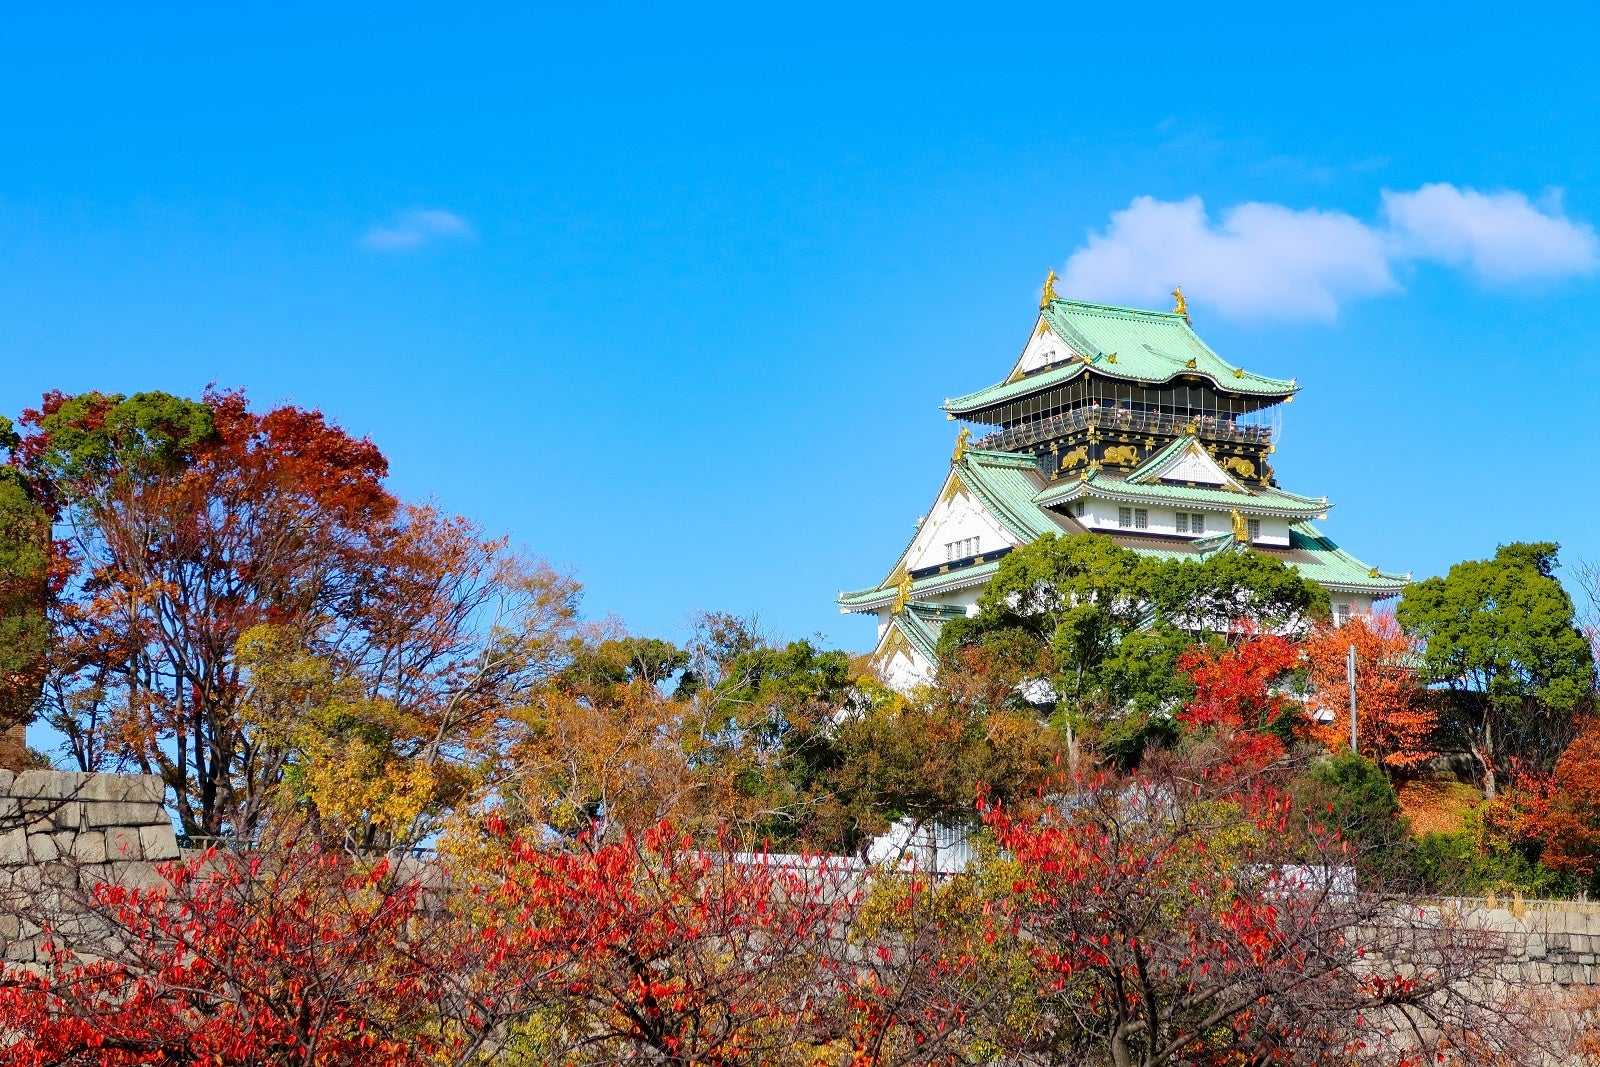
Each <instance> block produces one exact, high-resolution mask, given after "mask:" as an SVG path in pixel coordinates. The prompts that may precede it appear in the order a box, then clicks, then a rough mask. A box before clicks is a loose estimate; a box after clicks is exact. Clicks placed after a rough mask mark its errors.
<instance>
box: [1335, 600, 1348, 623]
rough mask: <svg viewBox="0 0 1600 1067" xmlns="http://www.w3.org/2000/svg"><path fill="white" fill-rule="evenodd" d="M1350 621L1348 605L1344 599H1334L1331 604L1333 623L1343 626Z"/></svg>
mask: <svg viewBox="0 0 1600 1067" xmlns="http://www.w3.org/2000/svg"><path fill="white" fill-rule="evenodd" d="M1349 621H1350V605H1349V604H1348V603H1347V602H1345V601H1342V600H1341V601H1336V602H1335V603H1334V605H1333V624H1334V625H1335V626H1343V625H1344V624H1345V623H1347V622H1349Z"/></svg>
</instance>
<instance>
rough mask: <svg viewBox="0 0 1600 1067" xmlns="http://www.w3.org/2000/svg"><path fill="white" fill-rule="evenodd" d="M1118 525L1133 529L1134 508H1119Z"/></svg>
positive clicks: (1125, 528)
mask: <svg viewBox="0 0 1600 1067" xmlns="http://www.w3.org/2000/svg"><path fill="white" fill-rule="evenodd" d="M1117 525H1118V526H1120V527H1122V528H1123V529H1124V530H1131V529H1133V509H1132V508H1118V509H1117Z"/></svg>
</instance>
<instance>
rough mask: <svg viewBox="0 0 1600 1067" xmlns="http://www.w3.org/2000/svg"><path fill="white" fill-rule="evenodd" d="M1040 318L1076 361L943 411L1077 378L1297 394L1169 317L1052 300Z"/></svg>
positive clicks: (972, 407)
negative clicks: (1193, 379) (1192, 378)
mask: <svg viewBox="0 0 1600 1067" xmlns="http://www.w3.org/2000/svg"><path fill="white" fill-rule="evenodd" d="M1040 317H1041V318H1042V319H1043V320H1044V323H1045V325H1047V326H1048V327H1049V328H1050V329H1051V330H1052V331H1053V332H1054V333H1055V334H1056V336H1058V337H1060V338H1061V339H1062V340H1063V341H1065V342H1066V343H1067V345H1068V346H1069V347H1071V348H1072V349H1073V351H1074V352H1077V353H1078V354H1079V355H1078V356H1077V357H1075V358H1072V359H1071V360H1069V361H1067V362H1065V363H1058V364H1056V365H1054V366H1052V367H1048V368H1046V369H1044V370H1042V371H1037V372H1035V373H1033V374H1030V375H1028V376H1026V377H1022V378H1018V379H1017V380H1015V381H1007V382H1002V383H1001V384H998V385H991V386H989V387H988V388H987V389H980V390H978V391H977V392H975V393H969V394H968V395H966V396H963V397H957V398H956V399H954V400H947V401H945V403H944V410H945V411H947V412H949V413H951V414H952V415H963V414H968V413H971V412H975V411H979V410H982V409H983V408H988V407H993V406H995V405H996V404H1002V403H1005V402H1006V401H1008V400H1016V399H1019V398H1021V397H1025V396H1030V395H1032V394H1034V393H1036V392H1040V391H1042V390H1045V389H1049V388H1053V387H1055V386H1058V385H1064V384H1065V383H1067V382H1070V381H1072V380H1073V379H1074V378H1076V377H1077V376H1078V375H1080V374H1085V373H1088V372H1089V370H1091V369H1092V370H1093V371H1094V373H1095V374H1098V375H1101V376H1102V377H1106V378H1114V379H1117V380H1119V381H1128V382H1139V383H1142V384H1146V385H1157V384H1160V383H1163V382H1169V381H1171V380H1173V379H1174V378H1177V377H1179V376H1181V375H1198V376H1200V377H1203V378H1207V379H1209V380H1210V381H1211V382H1212V383H1213V384H1215V385H1216V386H1217V388H1218V389H1221V390H1223V391H1224V392H1228V393H1236V394H1246V395H1250V396H1260V397H1267V398H1270V397H1287V396H1290V395H1292V394H1294V393H1295V392H1298V387H1297V386H1296V385H1295V384H1294V382H1292V381H1284V380H1282V379H1281V378H1268V377H1266V376H1264V375H1260V374H1253V373H1251V372H1249V371H1246V370H1243V369H1242V368H1239V367H1235V366H1233V364H1231V363H1228V362H1227V361H1226V360H1224V359H1223V358H1222V357H1221V356H1219V355H1217V354H1216V353H1215V352H1213V351H1212V350H1211V347H1210V346H1209V345H1207V344H1206V343H1205V342H1204V341H1202V340H1200V337H1199V336H1198V335H1197V334H1196V333H1195V332H1194V330H1193V329H1191V328H1190V326H1189V320H1188V319H1187V318H1185V317H1184V316H1183V315H1180V314H1178V313H1177V312H1173V311H1144V310H1140V309H1138V308H1123V307H1111V306H1108V305H1104V304H1086V303H1083V302H1081V301H1076V300H1060V299H1057V300H1053V301H1051V302H1050V303H1049V304H1048V305H1046V306H1045V308H1044V309H1043V310H1042V311H1041V312H1040Z"/></svg>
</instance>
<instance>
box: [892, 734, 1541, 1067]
mask: <svg viewBox="0 0 1600 1067" xmlns="http://www.w3.org/2000/svg"><path fill="white" fill-rule="evenodd" d="M1212 771H1213V767H1212V766H1211V765H1210V764H1209V763H1208V762H1207V761H1206V760H1205V759H1203V758H1200V757H1199V756H1198V755H1196V756H1181V757H1169V756H1152V757H1151V758H1150V759H1148V760H1147V761H1146V764H1145V766H1143V767H1142V768H1141V770H1140V771H1139V772H1138V773H1137V774H1135V775H1131V776H1126V777H1107V778H1103V779H1098V780H1095V781H1092V782H1082V783H1079V785H1078V787H1077V789H1076V790H1075V791H1073V792H1070V793H1069V792H1067V791H1065V790H1063V792H1062V794H1061V796H1060V797H1059V799H1058V800H1057V801H1056V802H1055V803H1053V804H1049V805H1046V806H1044V807H1043V808H1042V809H1040V810H1037V811H1036V812H1035V813H1033V814H1029V815H1019V814H1017V813H1014V812H1007V811H1005V810H1003V809H1000V810H995V811H992V812H991V813H990V815H989V817H988V822H989V825H990V827H991V829H992V830H993V832H994V833H995V836H996V840H997V844H998V846H999V849H1000V851H999V852H997V853H995V854H994V855H993V856H992V857H990V858H989V859H988V860H987V861H986V863H985V865H984V866H982V867H980V868H979V869H978V870H976V871H974V872H971V873H969V875H967V876H965V877H964V878H961V879H955V880H952V882H950V883H947V884H945V885H927V884H923V885H918V886H913V887H910V888H909V889H908V890H907V891H906V893H905V897H904V899H903V900H902V901H901V902H900V904H899V911H900V912H901V913H904V914H912V913H917V914H921V915H925V916H927V917H928V919H929V921H931V922H934V923H936V924H937V925H938V926H939V928H940V930H941V931H942V933H943V934H944V935H945V937H944V945H943V948H942V950H941V952H940V953H939V955H938V957H937V959H936V960H934V961H932V962H930V963H927V964H924V965H923V966H921V968H920V974H919V977H920V982H918V983H915V984H914V988H913V989H912V990H911V991H910V992H909V993H907V992H906V991H903V990H896V995H897V996H898V997H899V998H900V1000H901V1001H902V1002H907V1003H910V1004H912V1005H931V1004H943V1005H945V1006H946V1010H945V1018H948V1019H953V1020H956V1021H957V1023H956V1024H957V1025H958V1026H959V1027H960V1028H961V1030H962V1032H963V1037H964V1047H963V1048H962V1049H961V1050H960V1051H961V1052H962V1053H963V1054H965V1055H966V1056H967V1057H968V1059H966V1060H964V1061H962V1062H972V1061H974V1060H977V1059H978V1058H979V1056H980V1055H983V1054H986V1055H987V1057H988V1058H991V1059H1003V1060H1005V1061H1006V1062H1012V1063H1027V1064H1046V1063H1075V1064H1085V1065H1089V1067H1099V1065H1106V1067H1132V1065H1139V1067H1160V1065H1164V1064H1172V1065H1180V1064H1181V1065H1208V1067H1209V1065H1222V1064H1231V1063H1249V1064H1268V1063H1273V1064H1303V1065H1322V1064H1327V1065H1330V1067H1331V1065H1333V1064H1341V1065H1344V1064H1350V1063H1371V1064H1384V1065H1394V1064H1415V1065H1420V1064H1421V1063H1423V1062H1436V1061H1435V1060H1434V1059H1432V1056H1433V1055H1434V1054H1436V1053H1437V1054H1440V1055H1443V1054H1445V1052H1446V1050H1452V1049H1453V1050H1457V1051H1458V1052H1459V1050H1460V1049H1461V1048H1462V1046H1463V1045H1466V1044H1468V1043H1473V1044H1475V1045H1477V1046H1480V1047H1483V1048H1486V1049H1489V1050H1492V1051H1494V1052H1498V1053H1501V1054H1509V1053H1512V1052H1513V1050H1515V1049H1517V1045H1516V1042H1517V1041H1518V1040H1519V1037H1520V1035H1519V1034H1518V1033H1517V1032H1516V1030H1515V1028H1514V1027H1512V1026H1510V1025H1508V1023H1509V1022H1510V1020H1509V1019H1506V1018H1502V1017H1497V1015H1496V1013H1495V1012H1494V1011H1493V1010H1487V1009H1485V1008H1483V1007H1482V1006H1481V999H1482V998H1480V997H1479V996H1478V995H1477V994H1476V992H1475V986H1474V983H1478V982H1483V981H1486V980H1489V979H1491V978H1492V977H1493V974H1494V970H1493V963H1494V962H1495V957H1494V955H1493V952H1492V949H1491V943H1492V938H1491V937H1489V936H1486V935H1484V934H1483V933H1482V932H1481V931H1473V930H1470V929H1467V928H1465V927H1464V926H1462V925H1460V924H1458V923H1456V922H1455V921H1454V920H1452V919H1451V918H1449V917H1448V916H1447V915H1445V914H1444V913H1429V914H1418V913H1416V912H1415V911H1413V910H1411V909H1407V910H1405V912H1404V914H1403V919H1402V918H1400V917H1397V913H1396V912H1395V911H1394V910H1393V908H1392V907H1391V904H1390V903H1389V902H1388V901H1387V900H1386V899H1385V898H1384V897H1383V896H1382V894H1372V895H1369V894H1366V893H1361V894H1357V893H1355V892H1353V891H1352V888H1351V887H1350V886H1349V885H1348V884H1347V882H1346V878H1347V875H1346V874H1344V873H1343V872H1344V871H1345V869H1346V868H1345V863H1346V859H1345V856H1346V853H1345V849H1344V848H1343V847H1342V845H1341V844H1340V843H1339V842H1338V841H1337V840H1336V838H1335V836H1334V835H1333V834H1331V833H1329V832H1326V831H1323V830H1321V829H1320V828H1318V827H1317V826H1316V825H1315V824H1314V823H1312V822H1310V821H1309V820H1308V819H1307V818H1306V816H1305V814H1304V813H1302V812H1300V811H1299V810H1297V809H1296V808H1295V806H1294V805H1293V803H1292V802H1291V801H1289V800H1288V798H1286V797H1284V796H1282V795H1280V794H1277V793H1275V792H1274V791H1272V790H1270V789H1264V788H1259V784H1258V783H1241V782H1239V780H1238V779H1236V778H1235V777H1234V776H1233V775H1232V774H1231V771H1230V773H1226V774H1220V775H1219V774H1215V773H1212ZM944 898H952V899H954V900H959V901H960V904H959V906H955V907H943V906H941V900H943V899H944ZM1399 961H1404V964H1403V965H1402V964H1401V963H1400V962H1399ZM907 1014H912V1015H913V1016H915V1013H907ZM1464 1058H1465V1057H1464ZM1469 1062H1470V1060H1469ZM1517 1062H1522V1061H1517Z"/></svg>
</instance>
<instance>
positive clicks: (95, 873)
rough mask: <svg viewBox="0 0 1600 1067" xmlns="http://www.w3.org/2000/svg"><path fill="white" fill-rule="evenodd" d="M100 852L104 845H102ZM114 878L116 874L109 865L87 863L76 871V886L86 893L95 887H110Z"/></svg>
mask: <svg viewBox="0 0 1600 1067" xmlns="http://www.w3.org/2000/svg"><path fill="white" fill-rule="evenodd" d="M101 847H102V850H103V849H104V844H103V843H102V846H101ZM115 878H116V872H115V871H113V870H112V869H111V864H109V863H89V864H85V865H84V866H83V867H81V868H80V869H79V870H78V884H79V885H80V886H82V887H83V889H84V890H85V891H86V892H87V891H88V890H90V889H93V888H94V887H95V886H97V885H110V884H111V883H112V881H114V880H115Z"/></svg>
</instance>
